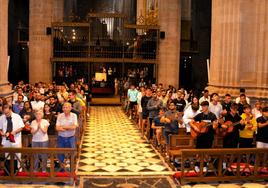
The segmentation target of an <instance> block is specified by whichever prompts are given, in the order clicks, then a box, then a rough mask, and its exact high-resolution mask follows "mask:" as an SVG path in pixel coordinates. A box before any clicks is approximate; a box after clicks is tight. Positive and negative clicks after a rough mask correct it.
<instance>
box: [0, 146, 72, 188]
mask: <svg viewBox="0 0 268 188" xmlns="http://www.w3.org/2000/svg"><path fill="white" fill-rule="evenodd" d="M18 153H19V154H21V157H20V158H18V157H17V154H18ZM36 154H46V155H47V156H48V160H47V162H48V164H49V165H47V171H46V172H34V158H35V155H36ZM59 154H64V155H65V159H66V160H65V161H64V163H60V167H61V168H55V166H54V161H55V160H57V156H58V155H59ZM0 155H1V156H2V157H3V158H2V160H1V164H0V180H5V181H12V182H14V181H16V182H25V181H28V182H70V183H71V184H72V183H73V182H74V180H75V178H76V175H75V163H76V155H77V151H76V149H72V148H68V149H67V148H0ZM7 159H9V160H7ZM15 160H17V161H18V164H19V169H18V170H14V166H15V165H14V161H15ZM5 162H8V163H9V164H10V169H9V171H8V172H7V170H6V168H5V166H4V164H5ZM61 171H64V172H61Z"/></svg>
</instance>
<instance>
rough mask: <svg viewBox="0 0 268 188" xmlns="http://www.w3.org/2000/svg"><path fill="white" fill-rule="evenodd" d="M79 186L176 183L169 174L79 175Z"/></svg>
mask: <svg viewBox="0 0 268 188" xmlns="http://www.w3.org/2000/svg"><path fill="white" fill-rule="evenodd" d="M79 187H80V188H87V187H90V188H98V187H107V188H117V187H122V188H136V187H137V188H138V187H140V188H176V187H177V186H176V184H175V183H174V181H173V180H172V178H171V177H169V176H153V177H151V176H138V177H135V176H124V177H120V176H116V177H106V176H100V177H81V178H80V185H79Z"/></svg>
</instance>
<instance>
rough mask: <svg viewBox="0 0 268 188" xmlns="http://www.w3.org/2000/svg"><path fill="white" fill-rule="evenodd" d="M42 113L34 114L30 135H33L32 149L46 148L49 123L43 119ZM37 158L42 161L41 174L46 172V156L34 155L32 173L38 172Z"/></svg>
mask: <svg viewBox="0 0 268 188" xmlns="http://www.w3.org/2000/svg"><path fill="white" fill-rule="evenodd" d="M43 116H44V113H43V111H41V110H40V111H37V112H36V113H35V118H36V119H35V120H33V121H32V123H31V133H32V134H33V139H32V147H33V148H47V147H48V134H47V129H48V126H49V123H48V121H47V120H45V119H43ZM39 158H41V159H42V163H40V167H42V172H45V171H46V167H47V154H36V155H35V159H34V171H35V172H36V171H38V166H39Z"/></svg>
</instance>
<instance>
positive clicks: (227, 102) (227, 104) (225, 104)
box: [221, 94, 232, 114]
mask: <svg viewBox="0 0 268 188" xmlns="http://www.w3.org/2000/svg"><path fill="white" fill-rule="evenodd" d="M221 105H222V110H223V114H227V113H228V112H230V111H231V105H232V97H231V95H230V94H226V95H225V97H224V100H223V101H222V103H221Z"/></svg>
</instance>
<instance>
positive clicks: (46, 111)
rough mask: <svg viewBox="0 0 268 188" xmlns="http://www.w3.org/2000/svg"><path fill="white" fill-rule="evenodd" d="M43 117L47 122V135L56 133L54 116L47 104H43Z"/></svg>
mask: <svg viewBox="0 0 268 188" xmlns="http://www.w3.org/2000/svg"><path fill="white" fill-rule="evenodd" d="M44 119H46V120H47V121H48V123H49V127H48V131H47V133H48V135H55V134H56V129H55V126H56V116H55V114H53V113H52V112H51V111H50V106H49V104H45V105H44Z"/></svg>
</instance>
